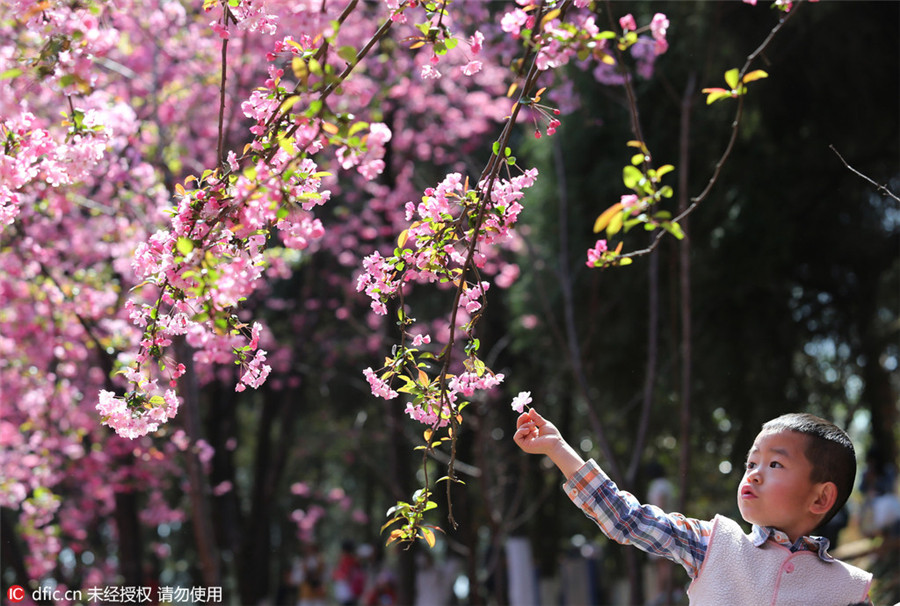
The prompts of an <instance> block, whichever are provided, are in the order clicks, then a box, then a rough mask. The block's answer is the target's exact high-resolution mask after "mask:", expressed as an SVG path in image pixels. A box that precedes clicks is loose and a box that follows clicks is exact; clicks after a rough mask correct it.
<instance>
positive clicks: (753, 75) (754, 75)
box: [741, 69, 769, 83]
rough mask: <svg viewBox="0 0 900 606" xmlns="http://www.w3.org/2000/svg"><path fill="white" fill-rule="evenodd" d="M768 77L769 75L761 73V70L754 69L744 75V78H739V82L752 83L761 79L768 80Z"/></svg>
mask: <svg viewBox="0 0 900 606" xmlns="http://www.w3.org/2000/svg"><path fill="white" fill-rule="evenodd" d="M768 77H769V74H767V73H766V72H765V71H763V70H761V69H755V70H753V71H752V72H750V73H748V74H744V77H743V78H741V82H744V83H747V82H753V81H754V80H760V79H762V78H768Z"/></svg>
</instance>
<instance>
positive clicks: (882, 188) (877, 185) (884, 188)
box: [828, 145, 900, 202]
mask: <svg viewBox="0 0 900 606" xmlns="http://www.w3.org/2000/svg"><path fill="white" fill-rule="evenodd" d="M828 147H829V148H830V149H831V151H833V152H834V154H835V155H836V156H837V157H838V158H839V159H840V160H841V162H842V163H843V164H844V166H846V167H847V168H848V169H849V170H850V172H852V173H855V174H856V175H858V176H860V177H862V178H863V179H865V180H866V181H868V182H869V183H871V184H872V185H874V186H875V189H877V190H879V191H882V192H884V193H885V194H886V195H888V196H890V197H891V198H893V199H894V200H896V201H897V202H900V197H898V196H897V194H895V193H894V192H892V191H891V190H889V189H888V188H887V186H886V185H882V184H881V183H878V182H877V181H873V180H872V179H871V178H869V177H868V176H866V175H864V174H862V173H861V172H859V171H858V170H856V169H855V168H853V167H852V166H850V165H849V164H848V163H847V161H846V160H844V156H842V155H841V154H840V153H839V152H838V150H836V149H835V148H834V145H829V146H828Z"/></svg>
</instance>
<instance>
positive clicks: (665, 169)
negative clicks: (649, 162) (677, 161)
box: [656, 164, 675, 179]
mask: <svg viewBox="0 0 900 606" xmlns="http://www.w3.org/2000/svg"><path fill="white" fill-rule="evenodd" d="M673 170H675V167H674V166H672V165H671V164H663V165H662V166H660V167H659V168H657V169H656V178H657V179H662V178H663V176H664V175H667V174H668V173H670V172H672V171H673Z"/></svg>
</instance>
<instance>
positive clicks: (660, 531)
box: [563, 459, 712, 579]
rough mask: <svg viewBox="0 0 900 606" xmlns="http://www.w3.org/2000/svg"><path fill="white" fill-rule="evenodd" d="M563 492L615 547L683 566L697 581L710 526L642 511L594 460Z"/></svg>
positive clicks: (657, 510) (653, 510)
mask: <svg viewBox="0 0 900 606" xmlns="http://www.w3.org/2000/svg"><path fill="white" fill-rule="evenodd" d="M563 489H564V490H565V491H566V494H567V495H568V496H569V498H570V499H572V502H573V503H575V505H577V506H578V507H579V508H580V509H581V511H583V512H584V514H585V515H586V516H587V517H589V518H590V519H592V520H593V521H594V522H595V523H596V524H597V526H599V527H600V530H602V531H603V534H605V535H606V536H607V537H609V538H610V539H612V540H613V541H615V542H616V543H621V544H622V545H634V546H635V547H637V548H639V549H641V550H643V551H646V552H647V553H652V554H655V555H658V556H662V557H665V558H668V559H670V560H672V561H673V562H677V563H679V564H681V565H682V566H684V568H685V570H687V572H688V575H690V577H691V578H692V579H693V578H695V577H696V576H697V574H698V572H699V571H700V566H701V565H702V564H703V558H704V557H705V556H706V550H707V547H708V546H709V535H710V533H711V532H712V522H711V521H706V520H696V519H693V518H686V517H685V516H683V515H681V514H680V513H666V512H664V511H663V510H661V509H660V508H659V507H656V506H654V505H642V504H641V503H640V502H638V500H637V499H636V498H635V497H634V495H632V494H630V493H628V492H624V491H620V490H619V489H618V488H617V487H616V485H615V483H614V482H613V481H612V480H610V479H609V477H608V476H607V475H606V473H604V471H603V470H602V469H600V467H599V466H598V465H597V463H596V462H594V460H593V459H592V460H590V461H588V462H587V463H585V464H584V466H583V467H582V468H581V469H579V470H578V471H577V472H576V473H575V475H574V476H572V477H571V478H570V479H569V480H568V481H566V483H565V484H563Z"/></svg>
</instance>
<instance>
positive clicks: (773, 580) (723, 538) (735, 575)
mask: <svg viewBox="0 0 900 606" xmlns="http://www.w3.org/2000/svg"><path fill="white" fill-rule="evenodd" d="M871 582H872V575H871V574H869V573H868V572H866V571H864V570H860V569H859V568H856V567H855V566H851V565H849V564H845V563H843V562H839V561H834V562H825V561H823V560H822V559H821V558H819V556H818V554H817V553H815V552H812V551H796V552H791V550H790V549H788V548H787V547H784V546H782V545H778V544H777V543H775V542H773V541H766V542H765V543H764V544H763V545H761V546H760V547H756V546H755V545H753V543H752V542H751V541H750V537H749V536H747V535H745V534H744V531H743V530H742V529H741V527H740V526H739V525H738V524H737V522H735V521H734V520H731V519H729V518H726V517H724V516H716V518H715V520H713V531H712V535H710V537H709V548H708V549H707V552H706V557H705V558H704V560H703V566H702V567H701V568H700V572H699V573H698V574H697V577H696V578H695V579H694V581H693V582H692V583H691V586H690V588H689V589H688V595H690V597H691V605H692V606H725V605H728V606H767V605H771V606H810V605H813V604H814V605H815V606H848V605H849V604H855V603H858V602H862V601H863V600H864V599H865V597H866V595H867V594H868V592H869V584H870V583H871Z"/></svg>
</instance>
